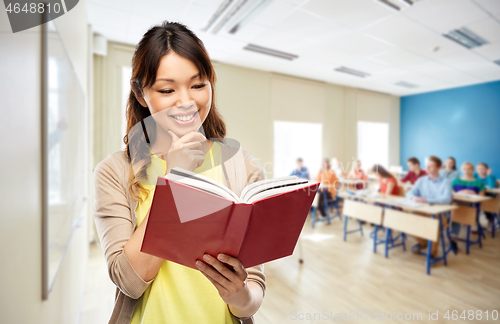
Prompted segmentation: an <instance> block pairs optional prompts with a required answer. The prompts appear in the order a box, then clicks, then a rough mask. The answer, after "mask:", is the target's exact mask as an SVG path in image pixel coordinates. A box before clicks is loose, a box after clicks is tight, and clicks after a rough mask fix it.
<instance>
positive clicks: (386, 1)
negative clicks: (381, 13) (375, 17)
mask: <svg viewBox="0 0 500 324" xmlns="http://www.w3.org/2000/svg"><path fill="white" fill-rule="evenodd" d="M378 2H380V3H382V4H385V5H386V6H387V7H389V8H391V9H394V10H397V11H399V10H401V8H400V7H399V6H396V5H395V4H394V3H392V2H391V1H389V0H378Z"/></svg>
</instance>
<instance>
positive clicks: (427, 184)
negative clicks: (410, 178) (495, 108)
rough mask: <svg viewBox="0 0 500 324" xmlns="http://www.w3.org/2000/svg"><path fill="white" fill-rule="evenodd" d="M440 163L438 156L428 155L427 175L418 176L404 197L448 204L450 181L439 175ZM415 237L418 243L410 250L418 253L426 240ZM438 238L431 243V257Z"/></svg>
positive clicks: (449, 199)
mask: <svg viewBox="0 0 500 324" xmlns="http://www.w3.org/2000/svg"><path fill="white" fill-rule="evenodd" d="M441 164H442V163H441V159H440V158H438V157H436V156H430V157H429V160H428V161H427V166H426V169H427V174H428V175H427V176H423V177H421V178H419V179H418V180H417V182H416V183H415V185H414V186H413V187H412V188H411V190H410V191H409V192H408V193H407V194H406V197H407V198H408V199H411V200H413V201H416V202H420V203H428V204H450V203H451V200H452V195H451V186H450V181H449V180H448V179H446V178H444V177H442V176H440V175H439V169H440V168H441ZM415 239H416V240H417V242H418V243H417V244H416V245H415V246H413V247H412V251H413V252H414V253H419V252H420V250H422V249H423V248H425V247H426V246H427V240H424V239H421V238H418V237H415ZM439 239H440V238H439V237H438V241H437V242H435V243H433V244H432V250H431V255H432V256H433V257H435V256H436V253H437V250H438V246H439ZM455 244H456V243H455Z"/></svg>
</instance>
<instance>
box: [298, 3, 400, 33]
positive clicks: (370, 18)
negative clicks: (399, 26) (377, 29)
mask: <svg viewBox="0 0 500 324" xmlns="http://www.w3.org/2000/svg"><path fill="white" fill-rule="evenodd" d="M301 8H303V9H305V10H308V11H310V12H312V13H315V14H317V15H320V16H323V17H326V18H329V19H333V20H334V21H335V22H338V23H341V24H343V25H346V26H348V27H351V28H356V29H360V28H364V27H366V26H368V25H370V24H373V23H376V22H378V21H380V20H382V19H384V18H387V17H390V16H393V15H396V12H395V11H394V10H392V9H390V8H387V7H385V6H384V5H381V4H379V3H377V2H376V1H373V0H349V1H343V0H310V1H309V2H308V3H306V4H305V5H302V7H301Z"/></svg>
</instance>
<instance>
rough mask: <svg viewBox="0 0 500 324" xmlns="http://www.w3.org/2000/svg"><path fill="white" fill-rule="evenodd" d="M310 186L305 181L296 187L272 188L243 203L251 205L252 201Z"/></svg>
mask: <svg viewBox="0 0 500 324" xmlns="http://www.w3.org/2000/svg"><path fill="white" fill-rule="evenodd" d="M310 185H311V183H310V182H309V181H307V182H306V183H301V184H297V185H288V186H285V187H280V188H273V189H269V190H265V191H261V192H259V193H257V194H256V195H254V196H251V197H249V198H248V200H247V201H246V202H245V203H248V204H251V203H253V202H254V201H257V200H261V199H264V198H267V197H271V196H275V195H278V194H281V193H285V192H289V191H294V190H297V189H301V188H305V187H307V186H310Z"/></svg>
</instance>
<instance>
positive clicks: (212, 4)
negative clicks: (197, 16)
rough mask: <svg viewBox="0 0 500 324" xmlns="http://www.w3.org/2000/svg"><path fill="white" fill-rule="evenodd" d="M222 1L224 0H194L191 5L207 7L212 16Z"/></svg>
mask: <svg viewBox="0 0 500 324" xmlns="http://www.w3.org/2000/svg"><path fill="white" fill-rule="evenodd" d="M222 2H223V0H192V1H191V5H192V6H197V7H201V8H204V9H206V10H207V11H206V13H207V16H210V15H212V14H213V11H215V10H217V8H218V7H219V6H220V4H221V3H222Z"/></svg>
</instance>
